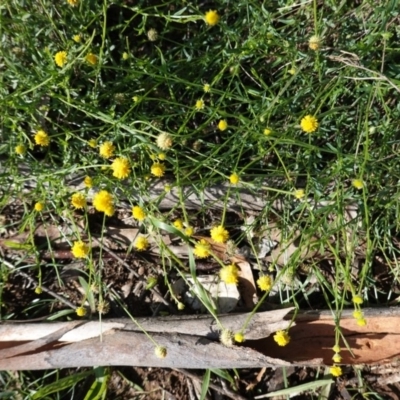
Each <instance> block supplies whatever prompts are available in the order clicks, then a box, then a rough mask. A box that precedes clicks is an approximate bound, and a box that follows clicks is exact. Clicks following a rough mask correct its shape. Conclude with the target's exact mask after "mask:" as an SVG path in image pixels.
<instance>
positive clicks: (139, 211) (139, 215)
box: [132, 206, 146, 221]
mask: <svg viewBox="0 0 400 400" xmlns="http://www.w3.org/2000/svg"><path fill="white" fill-rule="evenodd" d="M132 215H133V218H134V219H137V220H138V221H143V220H144V219H145V218H146V213H145V212H144V210H143V208H142V207H140V206H134V207H132Z"/></svg>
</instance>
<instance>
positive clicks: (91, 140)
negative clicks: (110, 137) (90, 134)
mask: <svg viewBox="0 0 400 400" xmlns="http://www.w3.org/2000/svg"><path fill="white" fill-rule="evenodd" d="M109 143H110V142H109ZM88 145H89V146H90V147H91V148H93V149H95V148H96V146H97V140H96V139H90V140H88Z"/></svg>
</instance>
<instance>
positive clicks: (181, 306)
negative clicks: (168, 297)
mask: <svg viewBox="0 0 400 400" xmlns="http://www.w3.org/2000/svg"><path fill="white" fill-rule="evenodd" d="M184 309H185V304H183V303H182V302H181V301H180V302H179V303H178V310H179V311H182V310H184Z"/></svg>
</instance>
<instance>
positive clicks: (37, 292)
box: [35, 286, 43, 294]
mask: <svg viewBox="0 0 400 400" xmlns="http://www.w3.org/2000/svg"><path fill="white" fill-rule="evenodd" d="M35 293H36V294H42V293H43V290H42V288H41V287H40V286H36V288H35Z"/></svg>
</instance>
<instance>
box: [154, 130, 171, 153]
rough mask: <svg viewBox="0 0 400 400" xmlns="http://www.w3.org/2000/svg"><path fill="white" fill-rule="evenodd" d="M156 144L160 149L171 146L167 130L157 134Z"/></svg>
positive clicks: (166, 148)
mask: <svg viewBox="0 0 400 400" xmlns="http://www.w3.org/2000/svg"><path fill="white" fill-rule="evenodd" d="M156 143H157V146H158V147H159V148H160V149H161V150H168V149H169V148H170V147H171V146H172V137H171V135H170V134H169V133H167V132H162V133H160V134H159V135H158V136H157V140H156Z"/></svg>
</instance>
